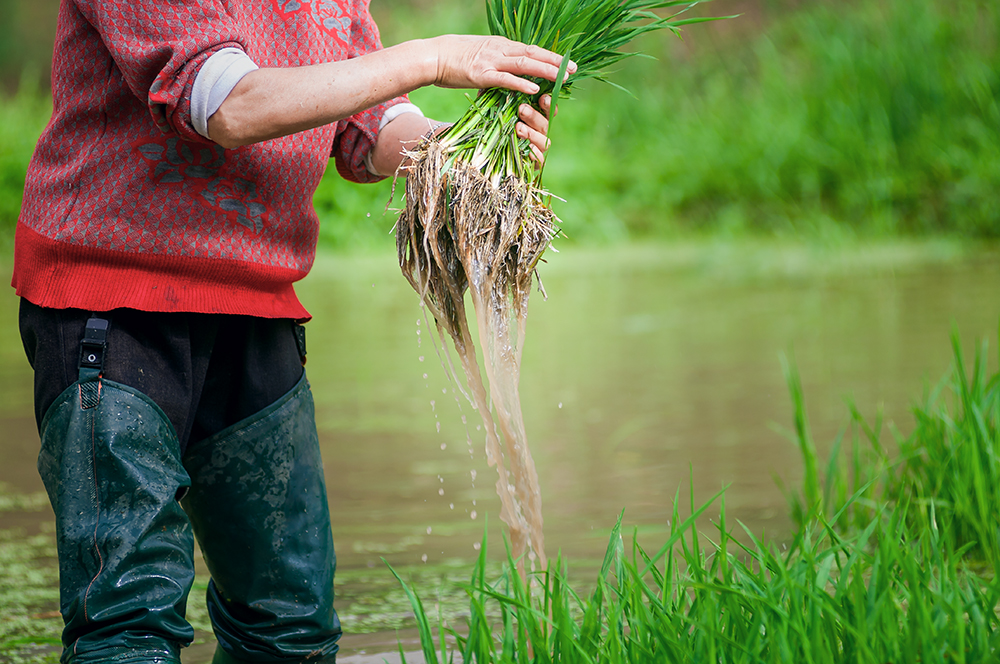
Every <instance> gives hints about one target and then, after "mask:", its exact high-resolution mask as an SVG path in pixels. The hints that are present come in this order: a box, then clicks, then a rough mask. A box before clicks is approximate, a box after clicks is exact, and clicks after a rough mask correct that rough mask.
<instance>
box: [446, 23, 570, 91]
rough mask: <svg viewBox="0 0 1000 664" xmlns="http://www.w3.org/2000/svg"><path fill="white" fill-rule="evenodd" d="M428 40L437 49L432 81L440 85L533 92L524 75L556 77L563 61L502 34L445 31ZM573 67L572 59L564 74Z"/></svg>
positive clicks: (540, 49) (535, 89) (535, 87)
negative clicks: (439, 35)
mask: <svg viewBox="0 0 1000 664" xmlns="http://www.w3.org/2000/svg"><path fill="white" fill-rule="evenodd" d="M430 41H431V42H432V44H433V46H434V48H435V53H436V65H437V73H436V77H435V79H434V84H435V85H437V86H440V87H443V88H478V89H482V88H508V89H510V90H516V91H518V92H523V93H525V94H529V95H533V94H535V93H537V92H538V85H537V84H536V83H534V82H532V81H529V80H527V79H526V78H523V77H525V76H533V77H536V78H544V79H547V80H550V81H555V80H556V76H558V75H559V65H560V64H561V63H562V56H560V55H559V54H558V53H553V52H552V51H548V50H546V49H544V48H542V47H540V46H529V45H527V44H522V43H520V42H515V41H511V40H509V39H505V38H504V37H481V36H475V35H444V36H442V37H435V38H434V39H432V40H430ZM575 71H576V63H574V62H572V61H571V62H570V63H569V65H568V68H567V75H569V74H572V73H573V72H575Z"/></svg>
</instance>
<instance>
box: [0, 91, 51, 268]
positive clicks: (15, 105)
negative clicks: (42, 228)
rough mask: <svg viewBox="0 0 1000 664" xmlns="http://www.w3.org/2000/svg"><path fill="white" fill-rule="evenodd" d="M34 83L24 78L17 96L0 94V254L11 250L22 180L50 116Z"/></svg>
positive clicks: (47, 102) (49, 111) (49, 107)
mask: <svg viewBox="0 0 1000 664" xmlns="http://www.w3.org/2000/svg"><path fill="white" fill-rule="evenodd" d="M35 80H36V79H35V78H33V77H31V76H28V75H26V76H24V77H22V80H21V85H20V88H19V90H18V93H17V94H15V95H13V96H4V95H3V93H2V92H0V252H2V253H3V254H6V253H7V252H9V251H10V249H11V247H12V246H13V235H14V224H16V223H17V215H18V212H19V211H20V209H21V195H22V193H23V192H24V176H25V174H26V173H27V171H28V162H29V161H30V160H31V153H32V152H33V151H34V149H35V143H36V142H37V141H38V136H39V135H40V134H41V133H42V129H44V128H45V123H46V122H48V119H49V115H50V114H51V112H52V106H51V102H50V101H49V100H48V98H47V97H45V96H44V95H42V94H41V93H40V91H39V90H38V86H37V84H36V83H35V82H34V81H35Z"/></svg>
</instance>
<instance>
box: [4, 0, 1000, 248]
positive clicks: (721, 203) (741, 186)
mask: <svg viewBox="0 0 1000 664" xmlns="http://www.w3.org/2000/svg"><path fill="white" fill-rule="evenodd" d="M766 6H767V7H768V8H770V12H769V13H768V14H767V16H766V17H765V18H764V19H761V18H760V17H755V16H743V17H740V18H737V19H733V20H732V21H726V22H722V23H718V24H712V25H709V26H706V25H697V26H690V28H689V29H688V30H687V31H686V33H687V35H688V41H686V42H682V41H679V40H676V39H674V38H671V37H668V36H666V35H653V36H650V37H648V38H644V39H643V40H641V41H640V42H639V43H638V44H637V45H636V46H637V48H639V49H640V50H642V51H644V52H647V53H650V54H652V55H655V56H656V58H657V59H656V60H640V59H636V60H632V61H630V62H628V63H626V64H623V65H622V68H621V71H620V72H618V73H616V74H615V75H614V77H613V78H614V80H615V81H617V82H619V83H621V84H623V85H625V86H626V87H628V88H629V89H630V90H632V91H633V92H634V93H635V95H636V97H637V98H635V99H633V98H632V97H629V96H628V95H626V94H624V93H622V92H620V91H618V90H615V89H613V88H612V87H610V86H605V85H602V84H599V83H596V82H595V83H588V84H587V85H583V86H581V87H580V89H579V90H578V91H577V92H576V93H575V94H576V97H577V99H576V100H573V101H566V102H565V103H564V104H563V112H562V114H561V115H560V117H559V120H558V122H557V123H556V124H555V125H554V128H553V140H554V145H555V147H554V148H553V151H552V153H551V155H550V164H549V167H548V170H547V173H546V178H547V184H548V186H549V187H550V188H551V190H552V191H553V192H555V193H557V194H559V195H560V196H562V197H563V198H565V199H566V202H565V203H561V202H558V201H557V202H556V209H557V212H558V213H559V214H560V216H561V217H562V218H563V219H564V230H565V231H566V232H567V234H568V235H569V236H570V238H571V239H572V240H574V241H576V240H579V241H600V242H607V241H613V240H618V239H624V238H638V237H673V236H676V235H678V234H691V233H694V234H703V233H707V234H716V235H737V236H738V235H741V234H746V233H753V234H761V233H763V234H766V235H806V236H811V237H821V238H833V239H837V238H842V237H844V236H848V237H850V236H854V235H859V234H860V235H862V236H871V235H898V234H918V235H923V234H954V235H962V236H971V237H998V236H1000V206H997V205H995V203H994V197H995V192H996V190H997V189H998V187H1000V6H998V5H997V3H995V2H990V1H988V0H969V1H968V2H963V3H957V4H956V3H947V2H945V1H944V0H908V1H904V0H884V1H882V2H874V3H873V2H868V3H850V4H844V3H804V4H802V5H801V6H799V7H797V8H794V9H793V8H792V7H793V3H781V2H773V3H768V4H767V5H766ZM706 7H708V8H709V9H710V10H711V12H712V13H715V14H726V13H731V12H732V11H736V10H738V8H734V7H733V6H732V5H727V3H726V2H725V1H724V0H718V2H715V3H712V4H710V5H706ZM372 10H373V12H375V13H376V16H377V18H378V20H379V22H380V24H381V26H382V32H383V36H384V39H385V41H386V42H387V43H394V42H397V41H400V40H403V39H407V38H412V37H419V36H427V35H430V34H436V33H440V32H447V31H454V32H461V31H475V32H482V31H484V30H485V21H484V17H483V10H482V7H480V6H478V5H476V4H475V3H472V4H468V3H466V4H462V3H458V2H454V1H453V2H444V3H435V4H434V5H433V6H429V7H428V6H424V5H423V3H409V2H392V3H389V2H384V3H381V4H380V3H379V2H375V3H374V6H373V8H372ZM706 11H707V10H706ZM741 22H742V23H741ZM726 24H729V26H728V27H727V26H726ZM733 26H736V27H733ZM748 26H753V27H752V28H751V27H748ZM414 100H415V101H417V102H418V103H419V104H421V106H423V107H424V109H425V110H426V111H427V112H428V114H430V115H433V116H435V117H440V118H445V119H447V118H455V117H457V116H458V114H459V113H460V112H461V111H462V110H463V109H464V107H465V106H466V104H467V102H466V101H465V99H464V97H463V95H462V94H461V93H460V92H457V91H453V90H437V89H430V90H423V91H419V92H418V93H416V94H415V95H414ZM46 108H47V105H46V103H45V101H44V100H43V99H41V98H39V95H38V94H37V93H36V92H33V91H32V90H30V88H29V89H28V90H26V91H22V93H21V94H19V95H18V96H17V97H14V98H4V99H2V100H0V233H2V234H3V235H9V233H10V229H11V227H12V225H13V222H14V219H15V217H16V210H17V208H18V205H19V195H20V187H21V181H22V180H23V177H24V168H25V165H26V164H27V161H28V159H29V157H30V153H31V146H32V144H33V142H34V140H35V137H36V136H37V135H38V133H39V131H40V130H41V127H42V125H43V124H44V120H45V114H46ZM331 171H332V169H331ZM389 190H390V185H389V183H388V182H385V183H382V184H380V185H377V186H366V187H358V186H355V185H351V184H348V183H344V182H342V181H340V180H339V179H338V178H337V177H336V176H335V175H334V174H333V173H332V172H331V173H330V174H329V175H328V176H327V177H326V178H325V179H324V181H323V183H322V185H321V186H320V188H319V191H318V192H317V194H316V197H315V203H316V207H317V209H318V210H319V213H320V216H321V218H322V220H323V225H322V230H321V242H322V243H323V244H324V245H326V246H329V247H335V248H356V247H372V246H386V245H391V240H390V239H389V238H388V237H386V236H387V235H388V234H389V232H390V230H391V228H392V225H393V220H394V217H393V215H392V214H391V213H390V214H389V215H384V214H383V211H384V209H385V206H386V202H387V201H388V199H389ZM396 202H397V203H398V194H397V201H396Z"/></svg>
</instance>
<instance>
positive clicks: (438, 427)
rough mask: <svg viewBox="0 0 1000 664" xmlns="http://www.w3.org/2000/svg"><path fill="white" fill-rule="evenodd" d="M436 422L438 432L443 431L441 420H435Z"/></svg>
mask: <svg viewBox="0 0 1000 664" xmlns="http://www.w3.org/2000/svg"><path fill="white" fill-rule="evenodd" d="M435 424H436V425H437V430H438V433H441V423H440V422H435Z"/></svg>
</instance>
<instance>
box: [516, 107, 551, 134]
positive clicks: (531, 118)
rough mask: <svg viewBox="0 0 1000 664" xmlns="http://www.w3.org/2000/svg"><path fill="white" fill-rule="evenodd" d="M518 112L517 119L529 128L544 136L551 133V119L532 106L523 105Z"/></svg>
mask: <svg viewBox="0 0 1000 664" xmlns="http://www.w3.org/2000/svg"><path fill="white" fill-rule="evenodd" d="M517 111H518V112H517V117H519V118H520V119H521V122H523V123H524V124H525V125H527V128H529V129H532V130H534V131H535V132H536V133H539V134H541V135H543V136H544V135H545V134H548V133H549V119H548V118H546V117H545V116H544V115H542V114H541V113H539V112H538V111H536V110H535V109H534V108H532V107H531V105H530V104H521V106H520V107H519V108H518V109H517Z"/></svg>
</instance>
